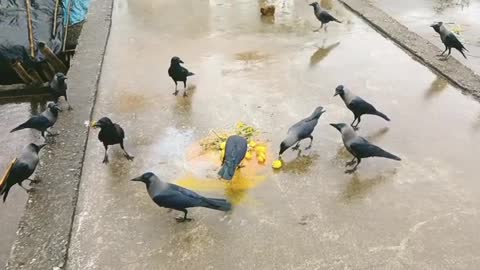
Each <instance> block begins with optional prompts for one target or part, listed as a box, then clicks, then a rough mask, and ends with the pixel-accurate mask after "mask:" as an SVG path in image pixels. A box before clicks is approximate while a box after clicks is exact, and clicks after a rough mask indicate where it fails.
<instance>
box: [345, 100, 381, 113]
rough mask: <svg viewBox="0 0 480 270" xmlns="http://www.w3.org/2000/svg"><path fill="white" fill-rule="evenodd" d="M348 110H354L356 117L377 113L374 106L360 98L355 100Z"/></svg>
mask: <svg viewBox="0 0 480 270" xmlns="http://www.w3.org/2000/svg"><path fill="white" fill-rule="evenodd" d="M348 108H349V109H350V110H352V112H353V113H354V114H355V115H362V114H369V113H374V112H376V111H377V109H375V107H373V105H372V104H370V103H368V102H366V101H365V100H363V99H362V98H360V97H356V98H354V99H353V100H352V101H351V102H350V103H349V104H348Z"/></svg>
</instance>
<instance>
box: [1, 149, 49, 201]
mask: <svg viewBox="0 0 480 270" xmlns="http://www.w3.org/2000/svg"><path fill="white" fill-rule="evenodd" d="M45 145H46V144H41V145H36V144H33V143H31V144H29V145H27V146H26V147H25V148H24V149H23V152H22V154H21V155H20V156H19V157H18V158H16V159H14V160H13V161H12V165H11V166H10V168H8V169H7V171H6V173H5V175H4V176H3V178H2V179H0V196H1V195H3V202H4V203H5V201H6V200H7V196H8V192H9V191H10V189H11V188H12V186H14V185H15V184H18V185H19V186H20V187H22V188H23V189H24V190H25V191H27V192H30V191H33V188H30V189H26V188H25V187H24V186H23V185H22V182H23V181H25V180H29V181H30V182H31V183H37V182H40V180H31V179H28V178H29V177H30V176H31V175H32V174H33V172H34V171H35V168H36V167H37V164H38V161H39V158H38V152H40V149H42V148H43V147H44V146H45Z"/></svg>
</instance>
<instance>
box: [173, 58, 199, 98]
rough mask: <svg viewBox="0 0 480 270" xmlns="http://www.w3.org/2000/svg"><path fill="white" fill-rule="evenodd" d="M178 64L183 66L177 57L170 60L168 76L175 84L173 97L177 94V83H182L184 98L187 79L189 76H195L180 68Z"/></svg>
mask: <svg viewBox="0 0 480 270" xmlns="http://www.w3.org/2000/svg"><path fill="white" fill-rule="evenodd" d="M180 64H183V61H182V60H181V59H180V58H179V57H177V56H174V57H172V59H171V60H170V67H169V68H168V75H169V76H170V77H171V78H172V80H173V81H174V82H175V92H173V95H175V96H176V95H177V94H178V90H177V82H183V96H184V97H186V96H187V78H188V77H189V76H192V75H195V73H193V72H190V71H188V69H186V68H184V67H182V66H181V65H180Z"/></svg>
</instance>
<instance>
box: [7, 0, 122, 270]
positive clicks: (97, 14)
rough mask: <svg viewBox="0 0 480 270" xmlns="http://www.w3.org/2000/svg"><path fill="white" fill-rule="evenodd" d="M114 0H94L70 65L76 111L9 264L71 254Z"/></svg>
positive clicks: (41, 265)
mask: <svg viewBox="0 0 480 270" xmlns="http://www.w3.org/2000/svg"><path fill="white" fill-rule="evenodd" d="M112 8H113V0H93V1H92V2H91V5H90V11H89V15H88V20H87V22H86V23H85V25H84V27H83V31H82V34H81V36H80V39H79V46H78V48H77V53H76V55H75V59H74V61H73V65H72V67H71V68H70V71H69V74H68V77H69V82H68V83H69V90H68V91H69V99H70V102H71V103H72V106H73V107H74V111H71V112H68V111H64V112H62V113H61V115H60V117H59V120H58V122H57V124H56V125H55V127H54V130H57V131H58V132H59V133H60V135H59V136H57V137H55V140H56V141H55V143H54V144H51V145H49V146H48V147H46V149H45V150H43V151H42V153H41V161H40V166H39V168H38V169H37V172H36V177H38V178H39V179H42V182H41V183H40V184H38V185H37V186H36V187H35V188H36V189H37V190H36V192H33V193H32V194H31V195H30V198H29V200H28V202H27V205H26V209H25V213H24V215H23V217H22V219H21V221H20V225H19V229H18V231H17V239H16V240H15V243H14V246H13V248H12V251H11V253H10V258H9V261H8V263H7V266H6V269H7V270H10V269H16V270H18V269H36V270H37V269H45V270H47V269H48V270H51V269H62V268H64V266H65V264H66V260H67V256H68V246H69V242H70V236H71V230H72V223H73V218H74V215H75V208H76V204H77V198H78V187H79V183H80V178H81V174H82V166H83V159H84V155H85V149H86V144H87V140H88V130H87V128H85V126H84V122H85V120H89V119H91V115H92V111H93V106H94V103H95V98H96V93H97V88H98V87H97V86H98V81H99V78H100V72H101V67H102V63H103V57H104V54H105V49H106V44H107V41H108V36H109V33H110V25H111V13H112Z"/></svg>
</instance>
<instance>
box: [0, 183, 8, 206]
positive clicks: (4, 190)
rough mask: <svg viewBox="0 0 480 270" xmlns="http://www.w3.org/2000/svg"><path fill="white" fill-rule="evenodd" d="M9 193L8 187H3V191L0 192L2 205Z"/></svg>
mask: <svg viewBox="0 0 480 270" xmlns="http://www.w3.org/2000/svg"><path fill="white" fill-rule="evenodd" d="M9 191H10V187H8V186H7V185H5V186H4V187H3V189H1V190H0V195H3V203H5V201H6V200H7V196H8V192H9Z"/></svg>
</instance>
